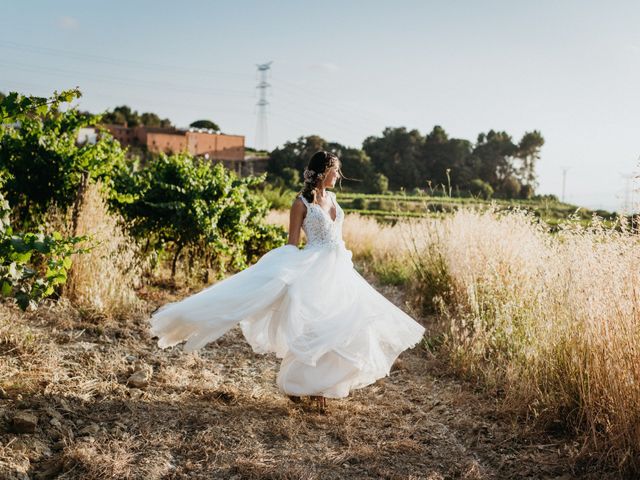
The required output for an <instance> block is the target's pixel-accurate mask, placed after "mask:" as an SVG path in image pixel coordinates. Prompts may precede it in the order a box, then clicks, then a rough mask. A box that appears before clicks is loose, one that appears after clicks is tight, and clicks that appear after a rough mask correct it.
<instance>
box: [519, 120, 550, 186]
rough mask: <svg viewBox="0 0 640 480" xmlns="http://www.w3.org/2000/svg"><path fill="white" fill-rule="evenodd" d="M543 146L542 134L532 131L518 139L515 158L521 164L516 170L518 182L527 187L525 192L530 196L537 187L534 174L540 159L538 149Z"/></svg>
mask: <svg viewBox="0 0 640 480" xmlns="http://www.w3.org/2000/svg"><path fill="white" fill-rule="evenodd" d="M543 145H544V138H543V137H542V134H541V133H540V132H539V131H537V130H534V131H533V132H526V133H525V134H524V135H523V136H522V138H521V139H520V143H519V144H518V151H517V154H516V157H517V158H518V159H520V160H521V162H522V164H521V166H520V168H519V169H518V174H519V177H520V182H521V183H522V184H523V185H526V186H528V187H529V188H528V189H527V192H530V194H531V195H532V194H533V193H534V192H535V189H536V188H537V186H538V180H537V177H536V173H535V166H536V165H535V164H536V161H537V160H539V159H540V149H541V148H542V146H543Z"/></svg>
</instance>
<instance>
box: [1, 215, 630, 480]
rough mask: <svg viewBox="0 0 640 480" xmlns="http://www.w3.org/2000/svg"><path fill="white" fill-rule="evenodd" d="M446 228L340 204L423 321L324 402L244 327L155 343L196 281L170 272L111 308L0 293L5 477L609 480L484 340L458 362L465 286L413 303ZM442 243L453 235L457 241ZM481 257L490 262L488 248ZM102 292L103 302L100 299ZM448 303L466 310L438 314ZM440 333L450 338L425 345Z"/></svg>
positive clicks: (363, 263) (364, 247)
mask: <svg viewBox="0 0 640 480" xmlns="http://www.w3.org/2000/svg"><path fill="white" fill-rule="evenodd" d="M96 208H99V207H96ZM472 219H473V217H469V218H466V219H463V220H465V221H464V222H462V223H461V225H462V224H464V225H468V224H469V222H471V221H472ZM269 220H270V221H272V222H276V223H286V215H284V214H282V213H278V212H272V214H271V216H270V218H269ZM481 220H482V219H481ZM478 221H479V222H480V224H481V225H485V224H484V223H482V222H481V221H480V220H478ZM484 221H485V222H488V220H486V219H484ZM455 225H456V224H455V222H454V223H453V224H451V225H449V226H447V225H440V226H437V227H436V226H434V225H433V224H428V225H426V224H425V225H422V228H423V230H422V231H423V234H420V235H418V234H417V233H416V232H417V231H418V230H416V228H418V227H419V225H417V224H413V225H396V226H395V227H381V226H379V225H377V224H376V222H375V221H374V220H371V219H365V218H360V217H358V216H357V215H349V216H348V217H347V218H346V220H345V240H346V243H347V246H348V247H349V248H351V249H352V251H353V252H354V260H355V264H356V267H357V268H358V269H359V270H360V271H361V272H362V273H363V274H364V275H365V276H366V277H367V278H368V279H369V280H370V281H371V282H372V283H373V284H374V285H375V286H376V288H378V289H379V290H380V291H381V292H382V293H384V294H385V295H386V296H387V298H389V299H390V300H391V301H393V302H394V303H396V304H397V305H399V306H400V307H401V308H403V309H404V310H405V311H407V312H408V313H410V314H411V315H412V316H414V317H415V318H416V319H417V320H418V321H419V322H421V323H422V324H424V325H425V326H426V327H427V328H428V332H429V333H428V336H427V338H425V342H423V344H422V345H419V346H417V347H416V348H414V349H412V350H409V351H406V352H404V353H403V354H402V355H401V356H400V358H399V359H398V360H397V362H396V363H395V365H394V367H393V369H392V371H391V375H389V376H388V377H385V378H383V379H380V380H379V381H377V382H376V383H375V384H373V385H370V386H368V387H365V388H363V389H359V390H355V391H353V392H352V394H351V395H350V396H349V397H348V398H346V399H343V400H331V399H330V400H329V402H328V411H327V412H326V413H324V414H322V413H318V412H316V411H315V410H314V409H313V408H311V405H310V404H309V403H308V402H307V401H304V402H303V403H301V404H294V403H292V402H291V401H290V400H288V399H287V397H286V396H284V395H282V394H281V393H280V392H279V391H278V390H277V387H276V385H275V377H276V373H277V369H278V365H279V359H277V358H275V356H273V355H259V354H255V353H254V352H252V350H251V348H250V347H249V346H248V344H247V343H246V342H245V341H244V340H243V338H242V333H241V331H240V329H239V328H238V327H236V328H234V329H233V330H232V331H231V332H229V333H228V334H226V335H225V336H223V337H222V338H220V339H218V340H217V341H216V342H213V343H211V344H210V345H208V346H207V347H206V348H204V349H203V350H201V351H199V352H196V353H193V354H185V353H183V352H182V351H181V349H180V348H179V347H176V348H171V349H167V350H159V349H158V348H157V347H156V345H155V342H154V340H153V339H152V338H151V337H150V336H149V333H148V329H147V323H146V321H147V318H148V317H149V314H150V313H151V312H152V311H153V310H154V309H155V308H157V307H158V306H160V305H162V304H164V303H166V302H168V301H173V300H175V299H178V298H181V297H184V296H185V295H188V294H189V293H192V292H193V290H192V289H189V288H188V287H185V286H184V285H182V284H180V283H178V284H176V283H173V282H170V281H169V280H167V276H166V275H164V274H166V272H164V274H160V275H158V276H157V278H156V279H155V280H154V282H153V283H151V284H147V285H138V286H132V287H131V288H135V291H136V295H137V300H136V301H135V302H129V303H127V302H125V300H123V299H122V298H121V297H122V296H121V295H120V294H119V293H118V294H114V295H115V296H116V300H118V302H116V303H115V304H113V306H112V307H110V308H109V309H108V313H105V308H104V306H103V308H99V306H96V305H92V304H91V302H89V303H87V302H75V303H72V302H70V301H68V300H67V299H64V298H63V299H62V300H61V301H59V302H57V303H52V302H47V303H45V304H44V305H43V306H42V307H41V308H40V309H38V310H36V311H33V312H28V313H26V314H25V313H22V312H21V311H20V310H18V309H17V308H14V307H11V306H9V305H5V306H2V307H0V385H1V389H0V397H1V398H0V409H1V415H0V445H1V448H0V477H1V478H7V479H27V478H29V479H39V478H60V479H108V478H109V479H111V478H116V479H161V478H163V479H164V478H180V479H182V478H185V479H186V478H189V479H191V478H193V479H211V478H224V479H227V478H228V479H351V478H353V479H365V478H375V479H377V478H386V479H449V478H461V479H503V478H504V479H511V478H529V479H556V480H560V479H563V480H565V479H569V478H581V479H594V480H595V479H603V478H620V476H619V475H618V474H617V473H616V472H615V471H610V472H606V471H605V469H604V467H598V466H597V464H596V463H594V462H592V461H591V459H590V457H589V455H586V454H585V453H584V451H583V450H582V449H583V442H582V441H581V440H580V439H579V438H576V437H575V435H573V432H571V431H567V430H566V429H565V428H564V427H562V426H558V428H550V424H549V423H548V422H547V423H544V424H541V423H539V422H535V421H534V422H532V421H531V419H530V418H527V416H526V415H523V408H522V405H521V403H519V402H518V401H515V400H513V399H514V398H515V399H522V398H525V397H524V396H522V395H520V396H518V395H509V394H508V393H509V392H505V391H504V388H503V384H502V383H500V382H501V380H504V378H505V375H507V374H506V373H505V374H503V375H499V373H500V372H501V370H500V369H499V368H495V365H494V364H493V363H492V361H491V360H492V357H491V355H488V354H487V355H485V357H484V358H485V360H486V362H485V363H482V362H477V365H478V368H477V369H476V370H479V372H480V373H482V374H483V375H480V374H478V372H477V371H475V370H471V371H472V372H475V373H476V375H466V374H465V372H466V373H468V372H469V368H465V367H468V365H469V364H471V363H472V362H476V361H477V359H478V357H477V356H471V353H470V354H469V355H470V356H468V357H465V356H463V355H461V354H460V351H461V348H462V345H464V344H463V343H461V342H460V339H461V338H467V339H468V342H469V343H468V345H469V346H470V350H469V352H473V355H476V353H477V352H478V351H479V346H478V345H480V343H479V342H480V341H481V340H480V339H485V338H486V337H487V335H483V336H479V337H478V339H475V338H474V337H471V338H469V337H468V335H467V336H463V337H454V336H453V334H452V332H459V331H461V330H460V328H461V327H460V325H459V324H458V323H456V321H453V320H451V319H452V318H453V319H454V320H455V319H456V318H472V317H470V316H469V312H473V308H472V307H473V305H474V304H470V303H468V302H463V300H464V299H465V298H467V297H464V296H463V294H464V292H467V293H468V290H465V288H466V287H465V284H463V283H455V282H452V283H451V285H453V286H454V287H455V288H454V289H453V290H452V292H451V295H452V296H453V297H456V298H458V301H459V302H460V305H461V307H460V309H459V310H457V311H456V312H454V311H453V310H447V311H441V312H440V313H439V315H437V316H436V315H429V316H426V315H424V314H422V313H421V312H422V308H421V306H422V303H423V302H424V301H425V296H426V295H427V294H429V295H431V294H434V292H435V293H436V294H438V295H441V296H442V295H444V293H443V291H434V290H433V289H431V290H429V291H428V292H425V291H423V290H421V289H420V288H419V287H420V286H419V284H418V285H416V284H415V278H413V277H412V276H411V272H412V271H413V270H412V269H415V268H418V269H420V268H421V269H422V271H423V273H424V272H426V273H425V274H427V273H430V274H433V275H435V273H434V272H436V273H437V272H438V271H441V270H438V269H437V268H436V267H437V266H438V265H442V263H438V261H435V262H432V261H428V262H426V263H419V262H418V263H416V261H415V257H414V255H415V252H424V251H425V250H424V249H428V248H432V245H434V244H435V242H434V237H433V236H432V234H434V232H435V233H437V234H438V235H439V237H438V238H440V239H444V238H448V239H451V238H453V237H447V236H446V235H447V232H449V233H452V232H454V233H455V232H457V231H456V230H455V229H454V228H453V227H455ZM515 225H516V226H517V225H520V224H517V223H516V224H515ZM434 228H436V229H435V230H434ZM478 228H479V226H478ZM510 228H511V229H513V228H515V227H514V225H511V226H510ZM523 228H524V227H523ZM424 229H426V230H424ZM424 232H431V233H424ZM406 233H409V236H407V235H406ZM458 233H459V232H458ZM458 233H456V234H458ZM502 233H504V231H503V232H502ZM407 238H409V239H413V240H415V242H414V241H409V242H407V241H406V239H407ZM464 238H466V239H467V240H468V243H467V244H466V245H468V246H469V245H472V244H474V242H473V241H472V240H469V239H470V238H471V237H469V236H467V237H464ZM488 242H489V240H488ZM437 245H440V246H441V247H442V246H443V245H450V247H451V248H452V249H453V248H454V247H455V245H453V244H451V241H449V242H448V243H447V242H445V243H440V244H437ZM490 245H493V246H494V249H495V248H497V246H499V236H498V238H492V240H491V242H490V244H488V246H487V250H482V251H483V252H485V253H487V252H489V251H490V249H489V246H490ZM478 248H480V247H478ZM522 249H523V251H529V248H528V247H527V246H523V247H522ZM107 251H109V250H108V249H107ZM496 251H501V250H496ZM437 252H438V254H439V255H441V257H430V258H432V259H433V258H435V259H437V258H440V259H441V260H442V259H445V264H446V265H447V266H448V270H447V272H448V275H450V276H451V275H453V276H454V277H455V278H465V277H464V276H462V277H459V276H458V274H457V273H454V270H453V269H452V266H453V265H452V264H451V265H450V264H449V263H447V261H448V260H447V258H448V257H447V255H449V254H451V255H453V253H452V252H453V250H444V249H442V248H441V249H439V250H437ZM516 253H517V252H516ZM582 254H583V255H584V254H585V252H582ZM110 255H112V254H110ZM513 258H519V257H518V256H517V255H516V254H515V253H514V257H513ZM101 261H104V260H100V259H99V258H98V259H95V262H96V265H99V264H100V262H101ZM480 264H484V265H492V264H491V263H490V261H489V260H488V259H487V258H485V259H484V263H479V265H480ZM458 267H459V268H460V271H461V272H473V270H469V269H467V268H466V267H465V266H464V265H463V264H460V265H458ZM83 268H86V266H85V267H83ZM95 268H98V267H95ZM95 268H89V269H88V270H87V271H88V272H94V271H95ZM434 268H436V269H435V270H433V269H434ZM504 268H505V269H506V270H505V271H506V272H512V270H509V268H507V267H506V266H505V267H504ZM491 271H495V270H491ZM512 273H513V274H514V275H515V274H516V273H515V272H512ZM470 274H471V273H470ZM86 275H87V276H88V277H89V278H94V277H95V275H93V274H91V275H90V274H89V273H87V274H86ZM109 278H111V277H109ZM509 278H510V277H509ZM381 279H382V280H384V282H382V283H380V280H381ZM127 288H129V287H127ZM496 288H497V287H496ZM77 291H80V289H78V290H77ZM101 291H105V292H108V291H113V289H110V288H107V289H103V290H101ZM105 295H107V294H105ZM436 296H437V295H436ZM444 296H446V295H444ZM107 297H109V298H111V297H110V296H109V295H107ZM453 297H452V298H453ZM473 298H478V297H473ZM509 298H511V297H509ZM107 300H108V298H104V299H103V300H102V302H103V305H111V303H109V302H108V301H107ZM443 301H444V300H443ZM123 302H124V303H123ZM123 305H126V306H127V308H124V306H123ZM454 314H456V315H462V316H460V317H458V316H454V317H451V318H450V317H448V316H447V315H454ZM464 315H467V316H466V317H464ZM484 318H489V317H484ZM443 320H446V322H444V325H448V326H450V327H451V328H450V329H449V330H447V329H446V328H445V329H444V330H443ZM476 331H477V332H480V331H481V329H480V328H479V329H477V330H476ZM484 331H486V329H485V330H484ZM443 332H444V333H445V334H446V335H449V337H446V336H445V340H444V343H443V346H442V347H441V348H440V349H437V348H433V342H436V343H437V342H440V341H442V340H441V338H442V335H443ZM483 341H484V340H483ZM471 347H474V348H471ZM456 352H457V355H456ZM498 358H501V359H503V360H504V359H505V358H506V357H498ZM454 360H455V361H454ZM505 361H506V360H505ZM508 365H509V364H507V366H508ZM513 365H517V363H514V364H513ZM535 371H539V370H535ZM514 372H515V373H517V371H516V370H513V372H511V370H509V372H507V373H514ZM460 373H463V374H462V375H460ZM515 373H514V374H515ZM520 374H521V375H524V374H523V373H520ZM618 376H619V375H616V376H614V377H615V378H617V377H618ZM507 378H508V380H509V381H510V382H516V381H517V377H515V376H507ZM489 380H493V383H492V382H489ZM522 380H523V381H525V382H526V383H527V384H529V383H531V382H533V379H532V378H529V377H526V376H525V377H522ZM487 385H489V387H487ZM498 386H502V387H501V388H498ZM516 390H517V389H516ZM518 391H520V390H518ZM527 398H531V397H527ZM591 451H592V450H590V452H591Z"/></svg>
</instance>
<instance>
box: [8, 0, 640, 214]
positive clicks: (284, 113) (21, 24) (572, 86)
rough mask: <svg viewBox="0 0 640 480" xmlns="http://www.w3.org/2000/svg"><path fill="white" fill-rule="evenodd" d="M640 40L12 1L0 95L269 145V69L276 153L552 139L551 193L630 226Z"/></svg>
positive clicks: (196, 5)
mask: <svg viewBox="0 0 640 480" xmlns="http://www.w3.org/2000/svg"><path fill="white" fill-rule="evenodd" d="M638 25H640V2H637V1H611V2H607V3H605V2H595V1H590V0H583V1H574V0H566V1H563V0H557V1H553V2H552V1H544V0H543V1H538V2H524V1H510V2H507V1H491V0H487V1H484V2H479V1H474V2H472V1H452V2H432V1H407V0H405V1H403V0H397V1H394V2H391V1H387V2H382V1H375V0H369V1H364V0H362V1H340V2H339V1H324V2H311V1H304V0H303V1H295V2H294V1H279V2H276V1H262V2H260V1H224V2H223V1H219V2H215V1H209V2H205V1H190V0H184V1H182V2H175V1H172V2H167V1H162V0H155V1H153V2H152V1H147V0H137V1H134V2H125V1H120V0H111V1H109V2H87V1H86V0H83V1H68V0H58V1H56V2H52V1H35V0H32V1H21V2H17V1H15V2H11V3H9V2H4V4H3V6H2V14H1V15H0V91H4V92H7V91H12V90H18V91H21V92H24V93H31V94H36V95H48V94H50V93H51V92H52V91H53V90H54V89H58V90H60V89H63V88H68V87H73V86H76V85H77V86H80V88H81V90H82V91H83V98H82V99H81V101H80V106H81V108H84V109H88V110H91V111H94V112H99V111H103V110H105V109H109V108H112V107H114V106H116V105H121V104H127V105H130V106H131V107H132V108H134V109H136V110H138V111H140V112H142V111H153V112H156V113H158V114H159V115H161V116H162V117H169V118H170V119H171V120H172V121H173V122H174V123H175V124H177V125H178V126H187V125H188V124H189V123H191V122H192V121H194V120H197V119H200V118H208V119H212V120H214V121H215V122H216V123H218V124H219V125H220V126H221V128H222V130H223V132H225V133H234V134H241V135H245V136H246V143H247V145H248V146H252V145H254V142H255V134H256V120H257V109H256V107H255V104H256V102H257V101H258V93H257V89H256V84H257V82H258V77H257V74H256V64H257V63H264V62H267V61H273V64H272V70H271V75H270V77H269V79H268V81H269V83H270V84H271V85H272V87H271V88H270V89H269V93H268V96H267V99H268V101H269V102H270V105H269V108H268V144H269V147H270V148H274V147H275V146H278V145H281V144H283V143H284V142H286V141H287V140H295V139H296V138H298V137H299V136H300V135H308V134H319V135H321V136H323V137H324V138H326V139H327V140H330V141H337V142H340V143H342V144H345V145H349V146H356V147H360V146H361V145H362V141H363V140H364V139H365V138H366V137H367V136H370V135H380V134H381V132H382V130H383V129H384V128H385V127H387V126H391V127H399V126H405V127H407V128H409V129H412V128H415V129H418V130H419V131H420V132H422V133H423V134H424V133H427V132H429V131H430V130H431V129H432V128H433V126H434V125H441V126H442V127H443V128H444V129H445V130H446V131H447V132H448V133H449V135H450V136H453V137H458V138H466V139H469V140H475V139H476V137H477V135H478V133H480V132H486V131H488V130H490V129H495V130H505V131H507V132H508V133H510V134H511V135H513V137H514V138H515V139H519V138H520V136H521V135H522V134H523V133H524V132H526V131H530V130H534V129H537V130H539V131H541V132H542V135H543V136H544V137H545V140H546V144H545V146H544V147H543V149H542V158H541V160H540V162H539V164H538V168H537V170H538V174H539V180H540V189H539V191H540V192H541V193H555V194H557V195H559V196H560V194H561V192H562V169H563V168H567V169H568V170H567V182H566V199H567V200H568V201H571V202H574V203H576V204H579V205H584V206H589V207H596V208H607V209H611V210H614V209H615V210H620V209H622V208H623V207H624V202H625V198H629V199H631V195H629V196H628V197H625V187H626V184H627V182H626V181H625V178H624V177H623V175H626V174H630V173H633V172H635V171H637V167H638V158H639V157H640V87H639V86H640V28H638ZM629 186H630V187H631V189H633V187H634V186H635V185H634V183H632V182H629ZM634 196H635V198H637V199H639V200H640V193H638V192H635V193H634Z"/></svg>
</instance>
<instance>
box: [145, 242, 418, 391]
mask: <svg viewBox="0 0 640 480" xmlns="http://www.w3.org/2000/svg"><path fill="white" fill-rule="evenodd" d="M150 324H151V332H152V334H153V335H155V336H157V337H158V338H159V340H158V346H160V347H161V348H165V347H169V346H172V345H176V344H178V343H180V342H183V341H186V343H185V345H184V350H185V351H193V350H197V349H199V348H201V347H203V346H204V345H206V344H207V343H209V342H212V341H214V340H216V339H217V338H219V337H220V336H222V335H223V334H224V333H225V332H227V331H228V330H230V329H231V328H233V327H234V326H235V325H238V324H239V325H240V328H241V329H242V333H243V335H244V337H245V338H246V340H247V342H248V343H249V344H250V345H251V347H252V348H253V350H254V351H255V352H257V353H275V355H276V356H277V357H278V358H282V363H281V365H280V370H279V372H278V376H277V384H278V387H279V388H280V390H281V391H282V392H284V393H285V394H288V395H323V396H325V397H329V398H344V397H346V396H348V395H349V392H350V391H351V390H353V389H356V388H361V387H364V386H366V385H370V384H371V383H373V382H375V381H376V380H377V379H379V378H382V377H384V376H386V375H388V374H389V372H390V370H391V366H392V364H393V362H394V361H395V359H396V358H397V357H398V356H399V355H400V353H401V352H402V351H404V350H406V349H408V348H410V347H413V346H415V345H416V344H417V343H418V342H419V341H420V340H421V339H422V336H423V334H424V331H425V328H424V327H423V326H422V325H420V324H419V323H417V322H416V321H415V320H414V319H413V318H411V317H410V316H409V315H407V314H406V313H404V312H403V311H402V310H401V309H400V308H398V307H396V306H395V305H394V304H393V303H391V302H390V301H389V300H387V299H386V298H385V297H384V296H383V295H381V294H380V293H379V292H378V291H377V290H376V289H375V288H373V287H372V286H371V285H370V284H369V283H368V282H367V281H366V280H365V279H364V278H363V277H362V276H361V275H360V274H359V273H358V272H357V270H355V269H354V268H353V263H352V261H351V251H349V250H348V249H346V248H345V246H344V243H343V242H341V243H339V244H337V245H333V246H306V247H305V248H303V249H298V248H297V247H295V246H293V245H284V246H282V247H278V248H275V249H273V250H270V251H269V252H267V253H266V254H265V255H264V256H262V257H261V258H260V260H258V261H257V262H256V263H255V264H253V265H251V266H250V267H248V268H246V269H245V270H242V271H241V272H238V273H236V274H235V275H231V276H229V277H227V278H225V279H224V280H222V281H219V282H218V283H215V284H213V285H211V286H210V287H207V288H205V289H204V290H202V291H200V292H198V293H196V294H195V295H192V296H190V297H187V298H185V299H183V300H181V301H179V302H174V303H169V304H166V305H164V306H163V307H161V308H160V309H158V310H157V311H156V312H155V313H154V314H153V315H152V317H151V319H150Z"/></svg>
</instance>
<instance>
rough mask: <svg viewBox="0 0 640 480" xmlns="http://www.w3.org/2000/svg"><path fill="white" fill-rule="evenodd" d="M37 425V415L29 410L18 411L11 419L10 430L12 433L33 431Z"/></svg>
mask: <svg viewBox="0 0 640 480" xmlns="http://www.w3.org/2000/svg"><path fill="white" fill-rule="evenodd" d="M37 426H38V417H36V416H35V415H34V414H33V413H31V412H27V411H23V412H18V413H16V414H15V415H14V416H13V418H12V419H11V430H12V431H13V432H14V433H33V432H35V431H36V427H37Z"/></svg>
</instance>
